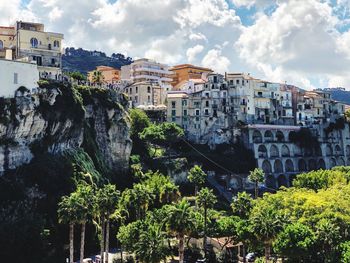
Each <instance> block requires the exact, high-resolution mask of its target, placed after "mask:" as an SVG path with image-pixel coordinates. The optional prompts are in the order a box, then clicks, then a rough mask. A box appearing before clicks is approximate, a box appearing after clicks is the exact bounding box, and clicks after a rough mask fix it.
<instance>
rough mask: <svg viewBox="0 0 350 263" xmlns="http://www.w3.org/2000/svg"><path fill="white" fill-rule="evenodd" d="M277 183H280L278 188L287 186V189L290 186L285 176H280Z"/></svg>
mask: <svg viewBox="0 0 350 263" xmlns="http://www.w3.org/2000/svg"><path fill="white" fill-rule="evenodd" d="M277 183H278V188H280V187H281V186H285V187H287V186H288V181H287V178H286V176H285V175H284V174H280V175H279V176H278V177H277Z"/></svg>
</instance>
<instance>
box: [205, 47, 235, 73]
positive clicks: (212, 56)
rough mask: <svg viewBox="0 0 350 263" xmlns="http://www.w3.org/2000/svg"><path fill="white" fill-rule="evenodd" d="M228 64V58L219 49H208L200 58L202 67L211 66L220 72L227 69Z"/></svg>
mask: <svg viewBox="0 0 350 263" xmlns="http://www.w3.org/2000/svg"><path fill="white" fill-rule="evenodd" d="M230 64H231V63H230V60H229V59H228V58H227V57H225V56H223V55H222V54H221V50H219V49H211V50H209V51H208V53H207V54H206V55H205V56H204V58H203V60H202V65H203V66H204V67H208V68H212V69H214V70H215V71H216V72H219V73H222V74H223V73H225V72H227V71H228V69H229V66H230Z"/></svg>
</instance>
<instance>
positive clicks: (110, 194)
mask: <svg viewBox="0 0 350 263" xmlns="http://www.w3.org/2000/svg"><path fill="white" fill-rule="evenodd" d="M119 196H120V193H119V191H118V190H117V189H116V186H115V185H112V184H107V185H105V186H104V187H103V188H101V189H99V191H98V192H97V203H98V210H99V214H100V217H101V220H100V221H101V261H102V262H103V254H104V253H103V252H104V239H105V238H106V244H105V245H106V246H105V248H106V262H108V253H109V232H110V219H111V216H112V214H113V213H114V212H115V210H116V208H117V205H118V200H119ZM105 234H106V237H105V236H104V235H105Z"/></svg>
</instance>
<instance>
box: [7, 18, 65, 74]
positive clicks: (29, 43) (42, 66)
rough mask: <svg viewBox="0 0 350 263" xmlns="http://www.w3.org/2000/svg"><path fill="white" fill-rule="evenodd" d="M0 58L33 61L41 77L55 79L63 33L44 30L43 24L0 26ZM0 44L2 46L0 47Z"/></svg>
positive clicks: (59, 64)
mask: <svg viewBox="0 0 350 263" xmlns="http://www.w3.org/2000/svg"><path fill="white" fill-rule="evenodd" d="M0 33H1V34H0V41H1V42H0V58H5V57H6V52H4V51H6V50H10V51H12V54H11V55H9V53H8V55H7V58H10V57H12V58H13V59H15V60H21V61H26V62H32V61H35V62H36V63H37V65H38V69H39V72H40V74H41V76H42V77H45V78H52V79H55V78H56V79H57V78H58V77H59V75H61V64H62V59H61V55H62V51H61V47H62V40H63V34H60V33H53V32H46V31H45V30H44V25H43V24H39V23H30V22H22V21H19V22H16V24H15V26H14V27H0ZM1 46H2V48H1Z"/></svg>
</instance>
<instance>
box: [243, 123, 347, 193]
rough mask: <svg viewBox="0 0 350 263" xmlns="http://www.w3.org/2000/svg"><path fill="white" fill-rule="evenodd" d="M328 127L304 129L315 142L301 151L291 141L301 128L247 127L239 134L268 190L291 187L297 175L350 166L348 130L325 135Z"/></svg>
mask: <svg viewBox="0 0 350 263" xmlns="http://www.w3.org/2000/svg"><path fill="white" fill-rule="evenodd" d="M328 126H329V123H327V124H321V125H314V126H312V127H307V128H304V129H308V130H309V131H310V132H311V134H312V135H313V136H314V138H316V141H317V145H316V146H315V147H308V148H306V147H304V148H303V147H300V146H299V145H298V144H297V143H295V142H294V141H291V133H292V132H294V133H295V132H298V131H300V130H301V129H303V128H302V127H301V126H288V125H262V124H253V125H248V126H247V127H245V128H244V129H243V131H242V133H243V138H244V140H243V141H244V142H245V144H246V146H247V147H248V148H250V149H251V150H252V151H253V153H254V157H255V159H256V161H257V166H258V167H259V168H262V169H263V170H264V173H265V185H266V186H267V187H269V188H277V187H280V186H291V182H292V180H293V179H294V178H295V176H296V175H297V174H299V173H302V172H307V171H313V170H316V169H330V168H332V167H334V166H344V165H350V137H349V136H348V135H347V134H349V132H350V131H349V126H348V125H344V127H342V128H338V129H333V130H331V131H328V132H326V130H327V129H325V128H326V127H328Z"/></svg>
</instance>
